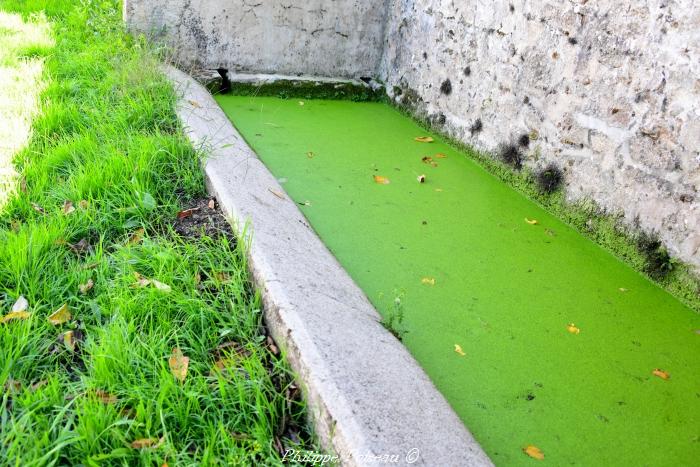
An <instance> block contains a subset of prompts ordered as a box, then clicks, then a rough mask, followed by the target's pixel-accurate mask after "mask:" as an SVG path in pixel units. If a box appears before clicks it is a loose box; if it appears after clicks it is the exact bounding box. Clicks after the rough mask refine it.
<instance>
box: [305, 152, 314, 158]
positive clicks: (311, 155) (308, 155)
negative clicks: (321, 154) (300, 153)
mask: <svg viewBox="0 0 700 467" xmlns="http://www.w3.org/2000/svg"><path fill="white" fill-rule="evenodd" d="M315 155H316V154H314V153H313V152H311V151H309V152H307V153H306V157H308V158H309V159H313V158H314V156H315Z"/></svg>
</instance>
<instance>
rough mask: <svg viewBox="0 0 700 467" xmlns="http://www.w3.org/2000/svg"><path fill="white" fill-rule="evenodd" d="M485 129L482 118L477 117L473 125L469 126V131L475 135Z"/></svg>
mask: <svg viewBox="0 0 700 467" xmlns="http://www.w3.org/2000/svg"><path fill="white" fill-rule="evenodd" d="M483 129H484V124H483V123H481V119H480V118H477V119H476V120H475V121H474V123H472V126H470V127H469V132H470V133H471V135H472V136H474V135H475V134H477V133H480V132H481V130H483Z"/></svg>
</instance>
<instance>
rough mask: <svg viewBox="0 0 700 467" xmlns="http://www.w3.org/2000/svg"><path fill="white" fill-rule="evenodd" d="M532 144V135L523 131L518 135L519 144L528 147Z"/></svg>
mask: <svg viewBox="0 0 700 467" xmlns="http://www.w3.org/2000/svg"><path fill="white" fill-rule="evenodd" d="M529 145H530V135H528V134H527V133H523V134H522V135H520V136H519V137H518V146H520V147H523V148H526V147H528V146H529Z"/></svg>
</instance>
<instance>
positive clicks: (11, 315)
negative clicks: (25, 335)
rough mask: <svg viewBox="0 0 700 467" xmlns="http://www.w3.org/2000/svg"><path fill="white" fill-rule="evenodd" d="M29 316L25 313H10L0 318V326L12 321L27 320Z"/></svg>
mask: <svg viewBox="0 0 700 467" xmlns="http://www.w3.org/2000/svg"><path fill="white" fill-rule="evenodd" d="M30 316H31V314H30V313H29V312H27V311H11V312H9V313H8V314H6V315H5V316H3V317H2V318H0V324H5V323H9V322H10V321H12V320H23V319H27V318H29V317H30Z"/></svg>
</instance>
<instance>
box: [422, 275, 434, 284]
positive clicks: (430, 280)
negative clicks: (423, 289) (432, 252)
mask: <svg viewBox="0 0 700 467" xmlns="http://www.w3.org/2000/svg"><path fill="white" fill-rule="evenodd" d="M420 281H421V283H423V284H426V285H435V278H434V277H424V278H422V279H421V280H420Z"/></svg>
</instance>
